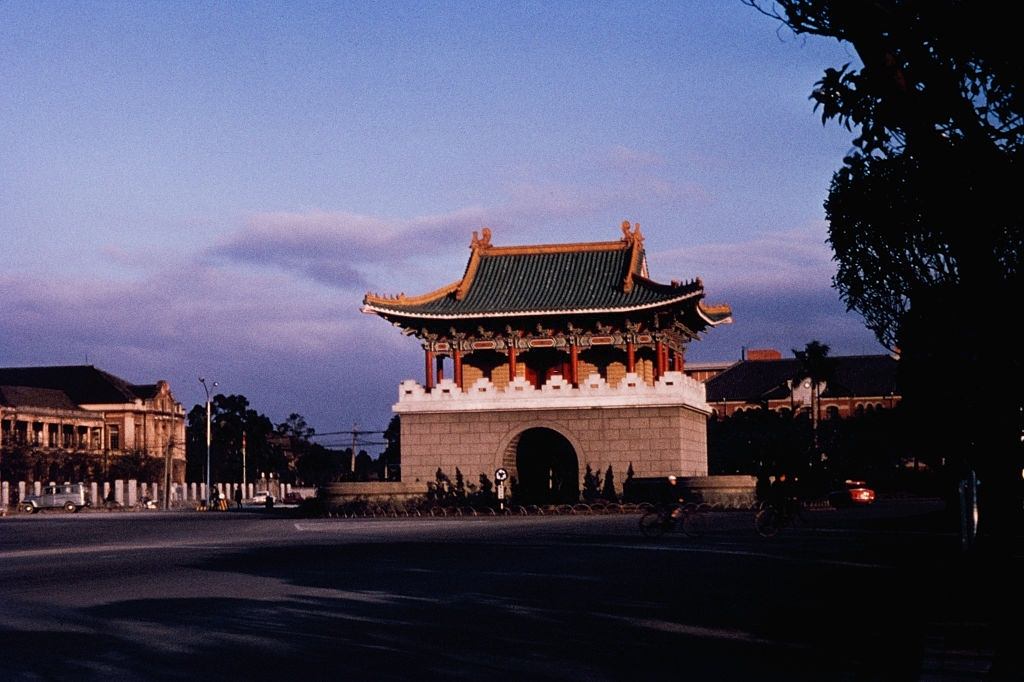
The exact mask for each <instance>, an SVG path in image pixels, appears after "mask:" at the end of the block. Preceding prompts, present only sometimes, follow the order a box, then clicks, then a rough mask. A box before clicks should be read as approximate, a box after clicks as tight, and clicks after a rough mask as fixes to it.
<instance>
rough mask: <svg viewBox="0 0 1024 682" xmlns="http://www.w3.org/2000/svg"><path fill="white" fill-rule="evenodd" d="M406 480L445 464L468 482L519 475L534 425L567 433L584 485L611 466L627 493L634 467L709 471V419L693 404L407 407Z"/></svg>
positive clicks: (421, 479) (418, 479) (422, 477)
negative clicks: (519, 450)
mask: <svg viewBox="0 0 1024 682" xmlns="http://www.w3.org/2000/svg"><path fill="white" fill-rule="evenodd" d="M401 424H402V482H403V483H405V484H410V485H419V486H422V489H423V490H424V491H425V490H426V486H427V483H428V482H430V481H433V480H434V478H435V472H436V471H437V469H438V468H441V469H442V470H443V471H444V472H445V473H446V474H448V476H452V475H453V474H454V472H455V468H456V467H458V468H459V469H460V470H461V471H462V473H463V475H464V476H465V478H466V480H467V481H469V482H474V483H475V482H476V481H477V478H478V476H479V475H480V474H481V473H483V474H487V476H488V478H491V480H493V477H494V471H495V470H496V469H498V468H499V467H504V468H506V469H507V470H508V471H509V474H510V475H511V476H515V475H516V445H517V443H518V439H519V436H520V435H521V434H522V433H523V432H524V431H526V430H527V429H531V428H536V427H543V428H548V429H551V430H553V431H557V432H558V433H560V434H561V435H562V436H564V437H565V438H566V439H567V440H568V441H569V442H570V443H571V444H572V447H573V449H574V450H575V451H576V459H577V462H578V464H579V471H580V487H581V488H582V485H583V481H582V479H583V474H584V472H585V470H586V465H587V464H590V465H591V467H592V468H593V470H594V471H595V472H599V473H601V474H602V475H603V474H604V473H605V471H606V470H607V468H608V466H609V465H610V466H611V467H612V469H613V471H614V473H615V480H616V483H617V486H618V487H619V490H620V491H621V486H622V482H623V481H624V480H625V477H626V471H627V469H628V468H629V466H630V464H632V466H633V472H634V475H635V476H643V477H647V476H667V475H669V474H676V475H680V476H705V475H707V470H708V467H707V417H706V415H705V413H703V412H701V411H699V410H695V409H692V408H689V407H686V406H679V405H673V406H638V407H592V408H589V409H571V408H567V409H555V408H551V409H520V410H493V411H469V410H467V411H457V410H451V409H449V410H446V411H443V412H426V411H421V412H403V413H402V414H401Z"/></svg>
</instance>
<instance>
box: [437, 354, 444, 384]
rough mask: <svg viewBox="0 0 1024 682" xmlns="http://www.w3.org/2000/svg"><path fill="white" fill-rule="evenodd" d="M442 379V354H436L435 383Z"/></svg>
mask: <svg viewBox="0 0 1024 682" xmlns="http://www.w3.org/2000/svg"><path fill="white" fill-rule="evenodd" d="M442 381H444V356H443V355H438V356H437V383H441V382H442Z"/></svg>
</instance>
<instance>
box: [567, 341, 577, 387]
mask: <svg viewBox="0 0 1024 682" xmlns="http://www.w3.org/2000/svg"><path fill="white" fill-rule="evenodd" d="M569 367H570V372H569V381H570V382H571V383H572V385H573V386H579V385H580V349H579V347H577V346H576V344H575V343H574V344H572V345H571V346H569Z"/></svg>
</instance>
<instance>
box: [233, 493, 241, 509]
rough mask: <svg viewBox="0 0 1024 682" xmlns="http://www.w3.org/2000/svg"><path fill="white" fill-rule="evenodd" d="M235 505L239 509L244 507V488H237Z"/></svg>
mask: <svg viewBox="0 0 1024 682" xmlns="http://www.w3.org/2000/svg"><path fill="white" fill-rule="evenodd" d="M235 506H236V507H238V508H239V509H241V508H242V489H241V488H235Z"/></svg>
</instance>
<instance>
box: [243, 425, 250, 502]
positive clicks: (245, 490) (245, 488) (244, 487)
mask: <svg viewBox="0 0 1024 682" xmlns="http://www.w3.org/2000/svg"><path fill="white" fill-rule="evenodd" d="M248 495H249V489H248V488H247V487H246V486H245V431H242V496H243V497H246V496H248Z"/></svg>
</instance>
